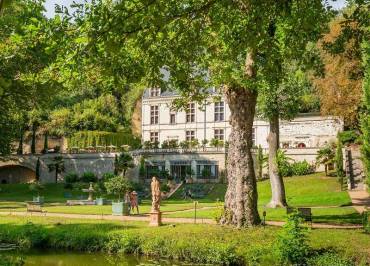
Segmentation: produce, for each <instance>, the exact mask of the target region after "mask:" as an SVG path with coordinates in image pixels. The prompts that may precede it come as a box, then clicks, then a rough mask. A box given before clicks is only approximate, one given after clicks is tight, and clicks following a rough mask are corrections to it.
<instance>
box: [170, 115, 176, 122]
mask: <svg viewBox="0 0 370 266" xmlns="http://www.w3.org/2000/svg"><path fill="white" fill-rule="evenodd" d="M170 124H176V114H175V113H170Z"/></svg>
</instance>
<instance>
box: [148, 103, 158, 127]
mask: <svg viewBox="0 0 370 266" xmlns="http://www.w3.org/2000/svg"><path fill="white" fill-rule="evenodd" d="M158 117H159V113H158V105H152V106H150V124H152V125H154V124H158Z"/></svg>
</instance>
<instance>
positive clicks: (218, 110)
mask: <svg viewBox="0 0 370 266" xmlns="http://www.w3.org/2000/svg"><path fill="white" fill-rule="evenodd" d="M224 106H225V105H224V102H217V103H215V121H216V122H219V121H224V112H225V107H224Z"/></svg>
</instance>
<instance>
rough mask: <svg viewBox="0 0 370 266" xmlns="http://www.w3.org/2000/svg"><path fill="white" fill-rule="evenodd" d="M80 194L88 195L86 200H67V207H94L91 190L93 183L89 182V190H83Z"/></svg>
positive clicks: (92, 191) (93, 190)
mask: <svg viewBox="0 0 370 266" xmlns="http://www.w3.org/2000/svg"><path fill="white" fill-rule="evenodd" d="M82 192H85V193H89V197H88V198H87V200H67V205H68V206H73V205H96V202H95V200H94V199H93V194H94V192H95V189H94V188H93V183H92V182H90V186H89V188H83V189H82Z"/></svg>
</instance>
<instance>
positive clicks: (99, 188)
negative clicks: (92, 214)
mask: <svg viewBox="0 0 370 266" xmlns="http://www.w3.org/2000/svg"><path fill="white" fill-rule="evenodd" d="M115 176H116V175H115V174H113V173H105V174H104V175H103V176H102V178H101V179H99V180H98V182H96V183H95V184H94V190H95V191H96V192H97V194H98V197H96V200H95V202H96V205H99V206H101V205H104V204H105V203H106V199H105V198H104V197H103V195H104V194H105V193H106V192H107V190H106V188H105V184H104V182H107V181H108V180H110V179H111V178H113V177H115Z"/></svg>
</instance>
